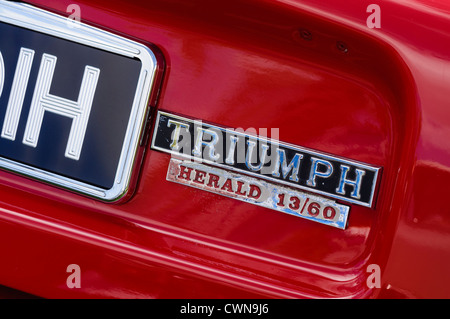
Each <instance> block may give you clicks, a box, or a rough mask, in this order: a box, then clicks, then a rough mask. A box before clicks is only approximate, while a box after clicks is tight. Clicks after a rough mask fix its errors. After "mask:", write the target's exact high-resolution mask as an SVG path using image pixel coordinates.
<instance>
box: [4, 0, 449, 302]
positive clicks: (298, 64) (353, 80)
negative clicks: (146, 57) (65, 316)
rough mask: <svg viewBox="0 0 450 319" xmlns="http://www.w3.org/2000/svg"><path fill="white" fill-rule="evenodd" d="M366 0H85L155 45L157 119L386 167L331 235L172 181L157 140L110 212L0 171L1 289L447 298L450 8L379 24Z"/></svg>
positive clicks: (39, 0) (113, 23)
mask: <svg viewBox="0 0 450 319" xmlns="http://www.w3.org/2000/svg"><path fill="white" fill-rule="evenodd" d="M27 2H28V3H30V4H33V5H35V6H36V7H39V8H43V9H46V10H49V11H52V12H56V13H58V14H61V15H64V16H68V15H69V14H70V12H67V8H68V6H69V5H70V4H72V3H74V1H72V0H68V1H59V0H58V1H53V0H31V1H27ZM372 3H375V1H360V0H347V1H342V0H326V1H318V0H304V1H296V0H279V1H268V0H259V1H253V0H233V1H206V0H196V1H176V0H169V1H167V0H165V1H162V0H161V1H159V0H158V1H132V2H129V1H122V0H114V1H111V0H108V1H105V0H80V1H76V4H78V5H79V6H80V9H81V10H80V13H81V20H82V21H83V22H85V23H87V24H92V25H95V26H97V27H99V28H101V29H105V30H108V31H110V32H113V33H117V34H119V35H122V36H124V37H128V38H131V39H135V40H136V41H142V42H150V43H152V44H154V45H155V46H157V47H158V48H159V50H160V51H161V53H162V55H163V56H164V61H165V69H164V77H163V81H162V84H161V90H160V93H159V98H158V100H157V103H156V104H155V107H154V108H153V111H156V109H158V110H164V111H167V112H172V113H175V114H182V115H185V116H188V117H191V118H195V119H201V120H203V121H205V122H208V123H213V124H217V125H221V126H224V127H231V128H244V129H248V128H256V130H257V133H258V134H260V135H270V132H271V129H273V128H277V129H279V139H280V140H281V141H283V142H286V143H291V144H294V145H301V146H303V147H308V148H311V149H314V150H317V151H322V152H326V153H331V154H334V155H337V156H342V157H345V158H351V159H353V160H356V161H361V162H365V163H370V164H372V165H375V166H378V167H382V168H383V169H382V178H381V182H380V183H379V185H378V189H377V198H376V205H375V206H374V207H373V208H369V207H362V206H358V205H350V206H351V212H350V215H349V222H348V226H347V228H346V229H345V230H341V229H335V228H332V227H327V226H325V225H321V224H318V223H313V222H311V221H308V220H303V219H299V218H296V217H293V216H290V215H286V214H281V213H278V212H276V211H272V210H269V209H266V208H262V207H258V206H254V205H251V204H248V203H245V202H240V201H236V200H234V199H231V198H226V197H222V196H220V195H217V194H213V193H209V192H204V191H201V190H198V189H194V188H189V187H186V186H183V185H179V184H176V183H171V182H168V181H167V180H166V173H167V167H168V163H169V160H170V155H169V154H166V153H162V152H159V151H156V150H152V149H151V148H150V146H147V152H146V154H145V156H144V158H143V161H142V164H141V166H140V171H139V172H138V175H137V176H138V178H137V186H136V189H135V191H134V194H132V196H130V198H129V199H128V200H127V201H125V202H121V203H117V204H114V203H103V202H99V201H96V200H94V199H90V198H87V197H83V196H81V195H78V194H74V193H71V192H69V191H66V190H62V189H59V188H56V187H53V186H51V185H47V184H42V183H40V182H38V181H34V180H31V179H27V178H25V177H21V176H18V175H15V174H13V173H10V172H6V171H0V242H1V243H2V244H1V245H0V255H1V257H2V262H1V263H0V283H1V284H2V285H4V286H6V287H10V288H13V289H16V290H19V291H23V292H26V293H29V294H32V295H35V296H40V297H45V298H448V297H450V276H448V272H447V269H448V267H449V265H450V208H449V205H450V204H449V201H447V199H448V198H447V196H449V191H450V188H449V186H448V185H449V180H450V144H449V143H448V138H449V136H450V105H449V98H448V90H449V89H450V50H449V49H448V48H449V43H450V4H449V3H448V2H447V1H444V0H439V1H428V0H409V1H379V3H375V4H378V5H379V8H380V11H379V13H380V15H379V19H380V22H381V24H380V27H379V28H378V27H375V28H370V27H369V26H368V19H369V16H370V15H371V12H370V11H368V10H367V9H368V6H369V5H370V4H372ZM152 124H153V125H154V121H152ZM150 131H151V132H152V131H153V129H151V130H150ZM71 264H76V265H78V266H79V267H80V275H81V281H80V283H81V287H80V288H69V287H68V285H67V278H68V277H69V276H70V274H71V273H70V272H68V271H67V267H68V266H69V265H71ZM371 265H372V266H373V265H376V266H378V267H379V268H378V269H379V271H380V274H379V275H380V277H379V278H380V282H379V286H378V285H377V286H371V285H369V284H368V283H369V282H370V280H371V278H372V277H370V276H371V275H373V274H374V273H373V272H372V269H373V267H372V266H371ZM7 295H8V294H7Z"/></svg>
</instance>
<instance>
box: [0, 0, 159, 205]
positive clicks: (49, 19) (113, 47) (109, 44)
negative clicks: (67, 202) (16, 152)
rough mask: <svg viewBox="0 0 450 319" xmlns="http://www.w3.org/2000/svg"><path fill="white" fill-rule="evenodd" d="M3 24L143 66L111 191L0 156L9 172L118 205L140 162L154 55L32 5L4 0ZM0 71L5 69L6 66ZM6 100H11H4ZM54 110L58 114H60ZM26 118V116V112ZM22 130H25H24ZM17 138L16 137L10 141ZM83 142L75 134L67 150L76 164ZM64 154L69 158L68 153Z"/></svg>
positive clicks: (0, 14) (92, 79) (1, 3)
mask: <svg viewBox="0 0 450 319" xmlns="http://www.w3.org/2000/svg"><path fill="white" fill-rule="evenodd" d="M0 22H3V23H5V24H7V25H12V26H16V27H19V28H22V29H24V30H30V31H29V32H31V31H33V32H38V33H40V34H44V35H48V36H51V37H54V38H57V39H61V40H58V41H69V42H70V43H75V44H79V45H81V46H85V47H88V48H92V49H95V50H101V51H105V52H107V53H108V54H110V53H111V54H114V55H117V56H120V57H125V58H127V59H133V60H136V61H139V62H140V63H141V67H140V71H136V74H137V75H138V78H137V79H136V83H137V86H136V87H135V89H134V90H135V91H131V92H135V93H131V95H130V96H131V98H130V100H131V101H132V104H130V105H129V108H130V110H131V111H130V113H129V118H127V120H126V121H125V124H124V127H126V130H125V133H124V138H123V144H122V147H121V148H119V147H118V151H117V154H118V155H117V158H118V165H117V166H116V169H115V171H112V172H113V173H111V175H112V178H111V183H112V186H111V187H109V186H108V187H107V188H105V187H100V186H98V185H94V184H93V183H89V182H85V181H83V180H80V179H77V178H73V177H67V176H63V175H61V174H58V173H55V172H51V171H48V170H45V169H41V168H38V167H34V166H31V165H29V164H26V163H24V162H20V161H18V160H17V159H15V160H12V159H10V158H6V157H0V167H1V168H3V169H5V170H8V171H12V172H14V173H18V174H20V175H24V176H26V177H31V178H33V179H37V180H40V181H44V182H46V183H49V184H52V185H56V186H59V187H62V188H64V189H68V190H71V191H75V192H77V193H81V194H84V195H87V196H90V197H94V198H96V199H100V200H103V201H116V200H118V199H120V198H121V197H122V196H124V195H125V194H126V193H127V192H128V190H129V187H130V180H131V177H132V170H133V166H134V164H135V160H136V154H137V151H138V148H139V143H140V138H141V134H142V130H143V128H144V125H145V124H146V121H147V112H148V102H149V97H150V94H151V92H152V90H153V88H154V84H155V78H156V72H157V68H158V61H157V58H156V55H155V53H154V52H153V51H152V50H151V49H150V48H148V47H147V46H145V45H143V44H140V43H138V42H135V41H131V40H129V39H126V38H123V37H120V36H117V35H115V34H112V33H109V32H106V31H103V30H101V29H98V28H95V27H92V26H89V25H87V24H84V23H81V22H80V23H77V24H76V25H72V26H71V25H70V24H71V23H72V22H73V21H71V20H69V19H67V18H65V17H63V16H59V15H57V14H54V13H51V12H48V11H45V10H41V9H38V8H35V7H33V6H31V5H27V4H22V3H13V2H7V1H3V0H1V1H0ZM99 52H100V51H99ZM26 54H27V51H26V50H24V57H27V55H26ZM28 56H29V55H28ZM44 58H46V57H45V54H44V57H42V61H44ZM40 59H41V56H39V57H35V62H34V63H35V64H38V62H37V61H38V60H40ZM47 61H51V56H47ZM0 66H1V65H0ZM3 67H4V66H3ZM41 67H42V64H41ZM0 69H2V70H3V69H4V68H0ZM87 69H88V68H87V67H86V70H87ZM87 71H89V70H87ZM87 71H86V72H87ZM102 71H103V70H102ZM88 73H89V72H88ZM90 73H91V75H90V79H88V80H89V81H90V82H89V81H87V83H89V84H87V86H89V85H92V83H95V81H96V77H98V73H99V71H98V70H96V69H95V68H91V70H90ZM0 76H2V74H0ZM100 76H101V74H100ZM0 80H1V79H0ZM2 86H3V85H2ZM82 88H83V86H82ZM80 92H81V91H80ZM0 93H1V92H0ZM41 93H42V92H41ZM3 95H5V92H3ZM80 95H81V94H80ZM133 95H134V97H133ZM2 98H3V97H2ZM6 98H7V96H6V97H5V99H6ZM69 102H70V101H69ZM55 103H59V102H55ZM61 103H62V102H61ZM64 103H65V102H64ZM66 104H67V103H66ZM68 104H69V108H70V107H72V106H70V103H68ZM72 108H73V107H72ZM53 112H54V113H57V112H56V111H53ZM30 113H31V112H30ZM22 115H23V116H26V114H22ZM66 115H67V114H66ZM66 115H65V116H66ZM0 125H2V123H0ZM0 129H1V127H0ZM21 130H22V131H23V127H22V128H21ZM7 134H9V133H5V137H4V138H7ZM13 138H14V136H12V138H10V139H13ZM19 142H21V141H19ZM27 143H28V144H29V145H31V147H35V145H33V143H36V141H34V142H33V140H31V139H30V140H29V141H28V142H26V141H25V139H24V142H23V144H27ZM80 143H81V144H82V143H83V137H80V136H76V138H75V140H74V142H73V144H74V145H78V146H74V148H73V149H72V150H69V147H68V150H67V152H66V157H67V158H70V157H71V158H72V159H73V160H74V161H76V160H77V159H78V158H79V156H80V152H79V147H80V145H79V144H80ZM26 147H28V146H26ZM62 155H63V156H64V154H62ZM114 167H115V166H114Z"/></svg>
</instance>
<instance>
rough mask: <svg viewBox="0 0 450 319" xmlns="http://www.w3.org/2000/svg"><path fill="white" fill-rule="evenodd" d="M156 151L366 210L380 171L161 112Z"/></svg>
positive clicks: (346, 160) (323, 154) (347, 160)
mask: <svg viewBox="0 0 450 319" xmlns="http://www.w3.org/2000/svg"><path fill="white" fill-rule="evenodd" d="M152 148H153V149H155V150H159V151H163V152H166V153H170V154H172V155H173V156H175V157H177V158H183V159H189V160H194V161H197V162H203V163H206V164H210V165H213V166H218V167H221V168H224V169H227V170H232V171H236V172H239V173H244V174H247V175H251V176H253V177H257V178H262V179H265V180H268V181H272V182H275V183H280V184H284V185H286V186H290V187H294V188H298V189H302V190H305V191H308V192H312V193H316V194H320V195H325V196H328V197H331V198H334V199H339V200H342V201H346V202H349V203H353V204H357V205H360V206H365V207H371V208H372V207H373V206H374V198H375V191H376V188H377V185H378V183H379V177H380V171H381V168H379V167H375V166H372V165H368V164H365V163H361V162H357V161H353V160H349V159H344V158H339V157H337V156H333V155H329V154H325V153H321V152H317V151H314V150H311V149H307V148H304V147H300V146H295V145H291V144H287V143H283V142H280V141H277V140H274V139H268V138H264V137H260V136H254V135H250V134H246V133H242V132H239V131H236V130H233V129H228V128H222V127H219V126H216V125H211V124H207V123H204V122H202V121H200V120H192V119H189V118H186V117H183V116H179V115H174V114H171V113H168V112H163V111H158V115H157V118H156V124H155V128H154V132H153V139H152Z"/></svg>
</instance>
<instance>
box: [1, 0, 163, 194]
mask: <svg viewBox="0 0 450 319" xmlns="http://www.w3.org/2000/svg"><path fill="white" fill-rule="evenodd" d="M0 34H1V37H0V130H1V136H0V167H2V168H3V169H6V170H9V171H12V172H15V173H19V174H21V175H25V176H27V177H31V178H35V179H38V180H41V181H45V182H48V183H51V184H53V185H57V186H61V187H63V188H66V189H70V190H73V191H76V192H78V193H82V194H85V195H88V196H92V197H95V198H98V199H101V200H105V201H115V200H117V199H119V198H121V197H122V196H124V195H125V194H126V193H127V191H128V190H129V189H130V186H131V185H130V180H131V179H132V171H133V169H134V168H135V165H136V163H137V162H138V160H137V156H141V155H142V154H140V153H142V151H141V148H140V138H141V134H142V131H143V128H144V126H145V124H146V121H147V111H148V103H149V98H150V95H151V93H152V92H153V91H154V90H155V86H156V85H157V82H158V81H157V72H158V70H160V63H159V62H158V61H159V58H157V57H158V55H157V53H156V52H155V49H153V50H152V49H150V48H148V47H147V46H144V45H142V44H140V43H137V42H134V41H130V40H128V39H125V38H123V37H119V36H117V35H114V34H112V33H108V32H105V31H102V30H100V29H97V28H94V27H91V26H88V25H86V24H83V23H79V24H73V21H71V20H68V19H67V18H64V17H62V16H58V15H56V14H53V13H49V12H46V11H44V10H40V9H36V8H34V7H32V6H29V5H25V4H17V3H10V2H3V1H2V2H1V3H0ZM140 151H141V152H140Z"/></svg>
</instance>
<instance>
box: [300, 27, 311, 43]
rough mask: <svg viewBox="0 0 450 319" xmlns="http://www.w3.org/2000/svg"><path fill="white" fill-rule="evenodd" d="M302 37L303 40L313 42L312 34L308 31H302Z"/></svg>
mask: <svg viewBox="0 0 450 319" xmlns="http://www.w3.org/2000/svg"><path fill="white" fill-rule="evenodd" d="M300 36H301V37H302V39H303V40H306V41H311V40H312V33H311V32H310V31H308V30H305V29H303V30H300Z"/></svg>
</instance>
